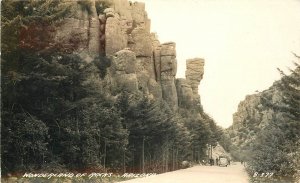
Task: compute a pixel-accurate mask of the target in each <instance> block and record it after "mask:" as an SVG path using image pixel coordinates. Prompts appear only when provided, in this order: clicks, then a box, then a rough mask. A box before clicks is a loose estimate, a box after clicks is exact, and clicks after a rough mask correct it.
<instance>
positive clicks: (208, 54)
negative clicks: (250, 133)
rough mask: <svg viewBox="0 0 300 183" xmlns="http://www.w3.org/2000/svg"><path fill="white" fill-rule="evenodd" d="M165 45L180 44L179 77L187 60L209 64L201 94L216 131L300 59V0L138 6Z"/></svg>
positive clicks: (180, 0) (165, 1)
mask: <svg viewBox="0 0 300 183" xmlns="http://www.w3.org/2000/svg"><path fill="white" fill-rule="evenodd" d="M138 1H140V2H145V3H146V10H147V12H148V17H149V18H150V19H151V30H152V32H157V34H158V37H159V40H160V41H161V43H163V42H167V41H174V42H176V50H177V61H178V71H177V77H185V62H186V59H188V58H194V57H201V58H204V59H205V71H204V78H203V80H202V81H201V84H200V89H199V93H200V95H201V101H202V105H203V107H204V110H205V112H207V113H208V114H209V115H210V116H212V117H213V118H214V119H215V121H216V122H217V124H218V125H220V126H223V127H228V126H229V125H231V124H232V114H233V113H234V112H235V111H236V110H237V106H238V103H239V102H240V101H242V100H243V99H244V98H245V96H246V95H248V94H253V93H255V91H256V90H258V91H262V90H264V89H267V88H268V87H270V86H271V85H272V83H273V82H274V81H275V80H277V79H279V78H280V75H279V73H278V71H277V70H276V68H278V67H279V68H281V69H283V70H284V69H286V68H287V67H291V66H292V61H295V60H296V59H295V58H294V57H293V55H292V53H291V52H295V53H298V54H300V0H138Z"/></svg>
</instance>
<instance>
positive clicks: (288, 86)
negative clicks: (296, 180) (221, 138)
mask: <svg viewBox="0 0 300 183" xmlns="http://www.w3.org/2000/svg"><path fill="white" fill-rule="evenodd" d="M295 65H296V68H295V69H294V70H291V74H290V75H286V74H284V73H283V72H282V71H280V72H281V74H282V79H281V80H280V81H277V82H275V83H274V85H273V86H272V87H273V88H275V90H273V91H276V93H275V94H276V98H275V99H272V95H274V93H271V94H269V93H264V94H263V95H262V98H261V101H262V102H263V107H264V108H265V109H266V110H269V111H270V109H271V110H272V111H273V113H272V117H271V118H268V121H267V123H266V124H265V126H264V128H263V129H261V130H260V131H257V132H256V137H255V139H254V140H253V141H252V145H251V146H250V148H248V149H247V151H248V153H249V154H251V155H250V156H249V159H248V160H249V161H248V164H249V171H250V172H251V173H253V172H259V173H262V172H273V173H274V175H276V176H275V177H277V178H291V177H297V175H298V174H297V173H298V172H297V171H298V169H299V167H298V165H297V163H295V162H298V157H297V154H298V153H299V145H298V143H299V142H298V141H299V138H300V121H299V119H300V110H299V109H300V108H299V106H300V92H299V88H300V82H299V81H300V67H299V64H298V63H295Z"/></svg>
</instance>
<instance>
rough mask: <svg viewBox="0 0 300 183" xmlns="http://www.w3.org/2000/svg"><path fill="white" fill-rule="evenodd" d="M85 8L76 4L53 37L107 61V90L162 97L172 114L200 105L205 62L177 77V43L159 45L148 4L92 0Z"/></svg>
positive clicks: (193, 62) (75, 50) (84, 54)
mask: <svg viewBox="0 0 300 183" xmlns="http://www.w3.org/2000/svg"><path fill="white" fill-rule="evenodd" d="M87 5H88V6H84V7H88V8H83V6H82V4H80V3H78V2H73V3H72V6H73V9H74V12H76V13H74V17H73V18H67V19H65V20H64V21H63V22H62V23H61V26H60V27H58V28H57V31H56V32H57V33H56V35H55V39H56V41H57V42H58V41H60V42H62V43H63V45H62V47H67V46H69V47H71V48H72V49H71V51H72V52H73V53H77V54H78V55H80V56H81V57H82V58H83V59H84V60H86V61H87V62H91V61H93V60H95V59H96V58H97V57H98V56H99V55H101V56H105V57H107V58H109V60H110V61H111V64H110V67H109V68H108V69H107V74H106V76H105V78H104V79H103V86H104V87H106V88H107V89H109V90H111V91H112V93H118V91H121V90H126V91H128V92H136V91H140V92H142V93H144V94H145V95H147V96H149V97H150V98H156V99H161V98H162V99H164V100H165V101H166V102H167V103H168V104H169V106H170V108H172V109H173V110H177V109H178V107H182V108H191V107H192V106H194V105H201V102H200V96H199V94H198V85H199V84H200V81H201V79H202V78H203V73H204V60H203V59H201V58H194V59H188V60H187V61H186V65H187V70H186V79H176V78H175V75H176V72H177V60H176V44H175V43H174V42H166V43H160V41H159V40H158V39H157V35H156V34H155V33H151V32H150V26H151V21H150V19H149V18H148V16H147V12H146V11H145V4H144V3H140V2H134V3H132V2H128V1H127V0H107V1H95V0H92V1H88V3H87ZM99 7H101V8H102V9H101V10H99ZM75 38H76V39H75ZM74 39H75V40H77V41H74Z"/></svg>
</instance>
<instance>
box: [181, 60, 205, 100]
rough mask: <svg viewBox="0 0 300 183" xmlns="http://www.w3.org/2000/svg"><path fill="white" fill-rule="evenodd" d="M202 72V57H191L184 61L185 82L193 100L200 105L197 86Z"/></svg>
mask: <svg viewBox="0 0 300 183" xmlns="http://www.w3.org/2000/svg"><path fill="white" fill-rule="evenodd" d="M203 74H204V59H202V58H193V59H188V60H187V61H186V71H185V77H186V80H187V83H188V84H189V85H190V86H191V88H192V91H193V101H194V103H195V104H197V105H201V102H200V95H199V92H198V87H199V84H200V81H201V80H202V78H203Z"/></svg>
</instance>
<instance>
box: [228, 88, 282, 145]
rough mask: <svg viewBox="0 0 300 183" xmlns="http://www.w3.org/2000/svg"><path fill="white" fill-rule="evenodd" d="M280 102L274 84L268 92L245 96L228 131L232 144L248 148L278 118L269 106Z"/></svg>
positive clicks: (278, 115)
mask: <svg viewBox="0 0 300 183" xmlns="http://www.w3.org/2000/svg"><path fill="white" fill-rule="evenodd" d="M282 100H283V98H282V93H281V92H280V91H279V90H278V89H277V87H276V84H274V85H273V86H272V87H270V88H269V89H268V90H265V91H263V92H260V93H257V94H253V95H248V96H246V98H245V100H243V101H241V102H240V104H239V105H238V110H237V112H236V113H234V114H233V124H232V126H231V127H229V130H228V131H229V133H230V136H231V139H232V140H233V143H234V144H235V145H238V146H239V147H241V148H243V147H245V146H248V145H249V144H250V143H251V142H252V141H253V140H254V139H255V138H256V136H257V134H258V133H259V132H260V131H261V130H263V129H264V128H265V127H267V126H268V124H269V123H270V122H271V121H272V120H273V119H275V118H276V119H278V118H280V115H281V114H280V113H278V112H276V109H274V108H273V107H271V106H272V105H274V104H278V103H280V102H282Z"/></svg>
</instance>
